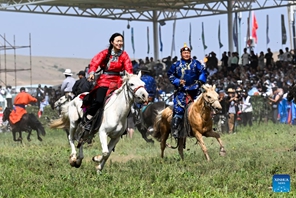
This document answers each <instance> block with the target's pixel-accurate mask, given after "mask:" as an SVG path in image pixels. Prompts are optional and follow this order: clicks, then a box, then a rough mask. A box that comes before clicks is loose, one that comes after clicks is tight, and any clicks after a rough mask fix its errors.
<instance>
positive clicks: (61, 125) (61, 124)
mask: <svg viewBox="0 0 296 198" xmlns="http://www.w3.org/2000/svg"><path fill="white" fill-rule="evenodd" d="M70 103H71V102H69V103H67V104H65V105H63V106H62V111H61V117H60V118H59V119H56V120H53V121H52V122H51V123H50V125H49V127H50V128H53V129H66V128H69V126H70V121H69V106H70Z"/></svg>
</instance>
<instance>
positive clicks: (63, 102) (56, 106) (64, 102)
mask: <svg viewBox="0 0 296 198" xmlns="http://www.w3.org/2000/svg"><path fill="white" fill-rule="evenodd" d="M66 102H69V101H68V100H65V101H64V102H63V103H61V104H59V105H57V106H54V107H53V108H54V109H55V108H57V107H60V106H62V105H63V104H65V103H66Z"/></svg>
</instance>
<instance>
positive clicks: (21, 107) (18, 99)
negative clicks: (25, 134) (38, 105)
mask: <svg viewBox="0 0 296 198" xmlns="http://www.w3.org/2000/svg"><path fill="white" fill-rule="evenodd" d="M31 102H37V99H36V98H34V97H33V96H31V95H30V94H29V93H27V92H26V89H25V87H22V88H21V89H20V93H19V94H17V95H16V96H15V99H14V103H13V105H14V107H13V110H12V111H11V113H10V115H9V120H10V122H11V123H12V124H15V123H17V122H18V121H20V120H21V119H22V117H23V115H24V114H26V113H27V111H26V105H28V104H30V103H31Z"/></svg>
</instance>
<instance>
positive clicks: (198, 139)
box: [192, 129, 210, 161]
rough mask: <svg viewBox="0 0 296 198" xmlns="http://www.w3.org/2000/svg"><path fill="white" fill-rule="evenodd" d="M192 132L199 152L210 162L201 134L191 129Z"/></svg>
mask: <svg viewBox="0 0 296 198" xmlns="http://www.w3.org/2000/svg"><path fill="white" fill-rule="evenodd" d="M192 132H193V134H194V136H195V138H196V139H197V141H198V144H199V146H200V147H201V150H202V151H203V153H204V155H205V157H206V159H207V160H208V161H210V156H209V154H208V150H207V147H206V145H205V143H204V141H203V139H202V134H201V133H200V132H199V131H197V130H195V129H192Z"/></svg>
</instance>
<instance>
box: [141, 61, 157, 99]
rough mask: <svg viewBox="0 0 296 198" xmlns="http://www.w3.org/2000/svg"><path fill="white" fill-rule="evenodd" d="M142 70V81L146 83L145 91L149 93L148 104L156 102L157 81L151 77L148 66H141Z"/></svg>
mask: <svg viewBox="0 0 296 198" xmlns="http://www.w3.org/2000/svg"><path fill="white" fill-rule="evenodd" d="M140 70H141V72H142V76H141V80H142V81H143V82H144V83H145V89H146V91H147V92H148V94H149V95H148V103H149V102H154V98H155V94H156V81H155V79H154V78H153V77H152V76H151V75H150V71H149V70H148V68H147V67H146V66H141V67H140Z"/></svg>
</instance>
